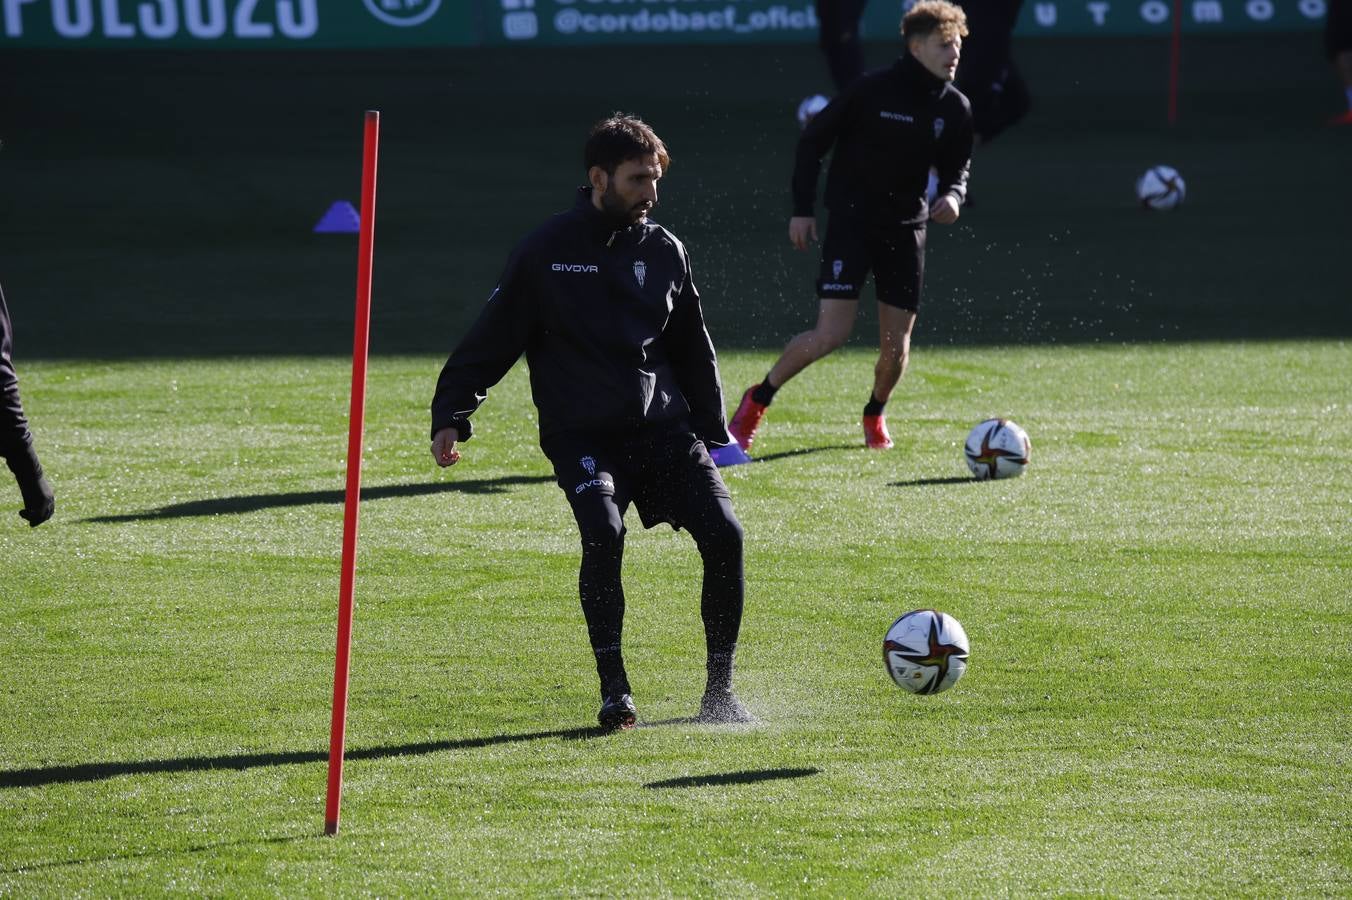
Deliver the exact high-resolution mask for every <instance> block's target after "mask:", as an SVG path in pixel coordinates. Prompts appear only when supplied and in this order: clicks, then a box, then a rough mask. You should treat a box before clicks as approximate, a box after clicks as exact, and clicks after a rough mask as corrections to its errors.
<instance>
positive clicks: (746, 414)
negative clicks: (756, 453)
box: [728, 384, 770, 450]
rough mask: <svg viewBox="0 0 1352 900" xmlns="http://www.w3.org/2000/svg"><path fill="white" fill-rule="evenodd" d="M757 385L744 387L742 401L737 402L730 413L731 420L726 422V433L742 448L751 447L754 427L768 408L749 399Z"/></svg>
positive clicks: (754, 434)
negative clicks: (744, 391)
mask: <svg viewBox="0 0 1352 900" xmlns="http://www.w3.org/2000/svg"><path fill="white" fill-rule="evenodd" d="M758 387H760V385H759V384H753V385H751V387H749V388H747V389H746V393H745V394H743V395H742V402H741V403H739V404H737V412H735V413H733V414H732V422H730V423H729V424H728V433H729V434H731V435H732V439H733V440H735V441H736V442H737V446H739V447H741V448H742V449H743V450H750V449H751V442H752V441H754V440H755V439H756V429H757V428H759V427H760V423H761V419H764V418H765V411H766V410H767V409H769V408H770V407H768V406H764V405H762V404H760V403H757V402H756V401H755V400H753V399H751V394H752V393H753V392H754V391H755V390H756V388H758Z"/></svg>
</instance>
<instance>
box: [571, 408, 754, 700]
mask: <svg viewBox="0 0 1352 900" xmlns="http://www.w3.org/2000/svg"><path fill="white" fill-rule="evenodd" d="M545 452H546V454H547V455H548V456H549V458H550V460H551V461H552V462H553V463H554V472H555V476H556V477H557V478H558V482H559V487H560V488H561V489H562V490H563V491H564V493H565V494H566V495H567V497H568V502H569V505H570V506H571V507H572V510H573V517H574V518H575V519H576V520H577V527H578V531H579V533H580V535H581V539H582V564H581V567H580V569H579V572H578V593H579V595H580V597H581V600H582V614H583V616H584V617H585V618H586V620H587V634H588V637H589V638H590V640H591V646H592V650H593V652H595V654H596V660H597V669H598V673H599V674H600V676H601V681H602V690H603V691H606V692H607V693H613V692H619V693H628V681H627V680H626V679H625V677H624V665H623V662H622V661H621V654H620V639H621V632H622V630H623V625H624V587H623V584H622V581H621V567H622V562H623V559H624V538H625V534H626V529H625V525H624V516H625V512H626V511H627V510H628V508H629V506H630V504H631V503H633V504H634V505H635V506H637V507H638V512H639V516H640V517H641V519H642V521H643V524H644V525H645V526H647V527H652V526H654V525H657V524H659V523H661V522H667V523H670V524H671V525H672V526H673V527H676V528H684V529H685V530H686V531H689V532H690V536H691V537H693V538H694V539H695V546H696V547H698V548H699V553H700V557H701V558H702V560H703V563H704V581H703V586H702V588H701V591H700V616H701V618H702V619H703V622H704V636H705V643H706V646H707V649H708V652H709V653H710V654H711V655H712V654H731V653H732V652H733V651H734V649H735V648H736V646H737V633H738V631H739V630H740V628H741V624H742V606H743V598H744V594H745V580H744V576H743V568H742V543H743V535H742V526H741V523H740V522H738V521H737V515H736V514H735V513H734V512H733V509H732V501H731V500H730V499H729V498H728V490H727V487H726V486H725V485H724V484H723V479H722V477H721V476H720V475H719V474H718V468H717V467H716V466H715V465H714V463H713V460H712V459H710V458H709V453H708V451H707V450H706V449H705V446H704V444H703V443H702V442H701V441H699V440H697V439H696V438H695V436H694V435H693V434H690V433H689V432H687V431H683V430H669V429H658V430H655V431H653V432H651V433H647V434H644V435H642V436H627V437H616V436H614V435H604V434H601V435H568V436H564V437H554V438H552V439H551V440H549V441H548V442H546V444H545Z"/></svg>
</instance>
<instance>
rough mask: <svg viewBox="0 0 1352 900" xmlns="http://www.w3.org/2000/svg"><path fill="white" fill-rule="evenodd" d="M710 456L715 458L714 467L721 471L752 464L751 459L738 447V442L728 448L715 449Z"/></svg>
mask: <svg viewBox="0 0 1352 900" xmlns="http://www.w3.org/2000/svg"><path fill="white" fill-rule="evenodd" d="M709 455H710V456H711V457H713V460H714V465H716V466H718V467H719V468H720V469H723V468H727V467H728V466H740V465H741V464H742V463H749V462H752V459H751V457H749V456H747V455H746V451H745V450H743V449H742V448H741V447H740V446H738V444H737V442H736V441H733V442H732V443H731V444H728V445H727V446H726V447H715V448H714V449H713V451H712V452H710V454H709Z"/></svg>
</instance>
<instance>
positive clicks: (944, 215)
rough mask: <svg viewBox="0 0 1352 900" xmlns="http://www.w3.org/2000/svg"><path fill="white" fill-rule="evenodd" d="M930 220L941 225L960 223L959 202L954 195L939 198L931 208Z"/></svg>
mask: <svg viewBox="0 0 1352 900" xmlns="http://www.w3.org/2000/svg"><path fill="white" fill-rule="evenodd" d="M930 218H931V219H933V220H934V221H936V222H938V223H939V224H940V225H952V224H953V223H954V222H956V221H958V201H956V200H954V199H953V195H952V194H944V195H943V196H942V197H939V198H937V199H936V200H935V201H934V205H933V206H931V207H930Z"/></svg>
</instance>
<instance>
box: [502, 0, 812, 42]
mask: <svg viewBox="0 0 1352 900" xmlns="http://www.w3.org/2000/svg"><path fill="white" fill-rule="evenodd" d="M483 2H484V7H485V8H484V13H483V29H484V40H485V41H486V42H487V43H491V44H502V43H515V44H523V45H524V44H609V43H617V44H620V43H622V44H655V43H663V44H676V43H687V44H689V43H709V42H718V43H732V42H737V43H745V42H750V41H764V42H770V41H777V42H786V41H816V40H817V24H818V23H817V10H816V4H815V3H814V2H813V0H483ZM494 6H496V7H497V8H496V9H493V8H492V7H494Z"/></svg>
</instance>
